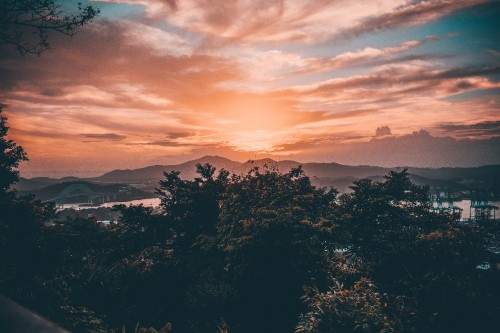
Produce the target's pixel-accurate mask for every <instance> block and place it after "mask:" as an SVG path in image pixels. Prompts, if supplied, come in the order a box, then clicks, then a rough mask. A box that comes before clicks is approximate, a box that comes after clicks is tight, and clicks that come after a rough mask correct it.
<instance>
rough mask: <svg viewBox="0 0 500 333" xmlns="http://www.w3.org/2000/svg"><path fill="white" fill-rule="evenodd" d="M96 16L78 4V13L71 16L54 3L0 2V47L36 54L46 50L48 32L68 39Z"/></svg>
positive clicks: (37, 0)
mask: <svg viewBox="0 0 500 333" xmlns="http://www.w3.org/2000/svg"><path fill="white" fill-rule="evenodd" d="M98 14H99V9H97V8H94V7H92V6H86V7H84V6H83V5H82V4H81V3H78V13H71V12H68V11H66V10H65V9H64V8H63V7H62V6H60V5H59V4H57V3H56V1H54V0H0V46H2V45H13V46H14V47H15V48H16V49H17V51H18V52H19V53H20V54H22V55H24V54H27V53H31V54H36V55H40V54H41V53H42V52H43V51H45V50H47V49H48V48H49V47H50V44H49V40H48V39H49V34H50V33H51V32H58V33H62V34H64V35H68V36H72V35H73V34H74V33H75V31H76V29H77V28H78V27H80V26H83V25H84V24H86V23H88V22H89V21H91V20H92V19H93V18H94V17H95V16H96V15H98Z"/></svg>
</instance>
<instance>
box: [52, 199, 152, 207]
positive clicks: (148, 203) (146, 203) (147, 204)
mask: <svg viewBox="0 0 500 333" xmlns="http://www.w3.org/2000/svg"><path fill="white" fill-rule="evenodd" d="M140 204H142V205H144V206H145V207H158V206H159V205H160V198H149V199H140V200H131V201H124V202H106V203H103V204H100V205H99V206H80V205H85V203H71V204H63V205H61V206H59V209H76V210H81V209H88V208H99V207H113V206H114V205H126V206H131V205H140Z"/></svg>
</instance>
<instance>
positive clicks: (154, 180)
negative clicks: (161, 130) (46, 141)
mask: <svg viewBox="0 0 500 333" xmlns="http://www.w3.org/2000/svg"><path fill="white" fill-rule="evenodd" d="M197 163H200V164H205V163H209V164H211V165H213V166H215V167H216V168H217V169H218V170H220V169H221V168H224V169H226V170H228V171H229V172H231V173H234V174H245V173H247V172H248V171H249V170H250V169H251V168H253V167H259V168H263V167H264V166H265V165H267V166H268V167H270V168H276V169H278V170H280V171H282V172H288V171H289V170H290V169H291V168H293V167H297V166H298V165H302V168H303V170H304V171H305V173H306V174H307V175H308V176H310V177H311V178H312V180H313V182H314V183H315V184H316V185H318V186H333V187H335V188H337V189H338V190H340V191H341V192H346V191H348V190H349V186H350V185H351V184H352V182H353V181H355V180H358V179H362V178H370V179H373V180H381V179H382V177H383V176H384V175H387V173H388V172H389V171H391V170H402V167H395V168H382V167H377V166H369V165H358V166H351V165H342V164H338V163H300V162H297V161H289V160H285V161H274V160H272V159H261V160H255V161H249V162H245V163H241V162H236V161H232V160H229V159H227V158H224V157H220V156H205V157H202V158H199V159H196V160H193V161H188V162H185V163H182V164H176V165H154V166H148V167H145V168H140V169H131V170H114V171H111V172H108V173H105V174H104V175H102V176H100V177H94V178H86V179H78V178H75V177H66V178H62V179H52V178H44V177H39V178H32V179H24V178H23V179H21V181H20V182H19V184H18V185H17V189H18V190H19V191H22V192H26V191H28V192H29V191H32V192H33V191H37V190H40V189H42V188H44V187H47V186H50V185H54V184H58V183H64V182H68V181H77V180H78V181H80V180H84V181H87V182H90V183H94V184H110V183H114V184H129V185H132V186H134V187H137V188H140V189H142V190H144V191H148V192H153V191H154V188H155V187H157V186H158V182H159V181H160V180H161V179H163V173H164V172H167V173H168V172H171V171H179V172H180V173H181V174H180V175H181V177H182V178H183V179H194V177H196V176H197V174H196V164H197ZM408 172H409V173H410V177H411V179H412V181H414V182H415V183H417V184H419V185H429V186H431V187H434V188H447V189H449V190H450V191H465V190H468V189H473V188H488V189H491V190H492V191H493V192H494V193H495V194H496V196H497V197H498V196H499V195H500V165H491V166H483V167H474V168H436V169H434V168H414V167H408Z"/></svg>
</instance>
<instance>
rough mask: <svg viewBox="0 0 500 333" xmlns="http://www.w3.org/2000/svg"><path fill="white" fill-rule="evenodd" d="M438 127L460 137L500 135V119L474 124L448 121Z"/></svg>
mask: <svg viewBox="0 0 500 333" xmlns="http://www.w3.org/2000/svg"><path fill="white" fill-rule="evenodd" d="M436 128H437V129H439V130H441V131H443V132H445V133H449V134H452V135H454V136H458V137H468V138H481V137H498V136H500V121H483V122H479V123H473V124H460V123H448V124H441V125H438V126H436Z"/></svg>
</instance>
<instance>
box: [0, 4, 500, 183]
mask: <svg viewBox="0 0 500 333" xmlns="http://www.w3.org/2000/svg"><path fill="white" fill-rule="evenodd" d="M75 2H76V1H75ZM84 3H90V4H91V5H93V6H95V7H98V8H100V10H101V13H100V15H99V17H98V18H97V19H95V20H94V21H93V22H92V23H90V24H87V25H86V26H84V27H82V28H81V29H80V30H79V31H78V32H77V34H76V35H75V36H73V37H68V36H63V35H57V34H53V35H51V36H50V42H51V49H49V50H48V51H46V52H44V53H42V55H41V56H39V57H37V56H30V55H26V56H20V55H19V54H18V53H16V52H15V50H13V49H8V48H5V47H4V48H3V49H2V50H1V51H2V52H0V103H1V104H2V105H3V106H4V113H5V114H6V116H7V117H8V121H9V125H10V128H11V129H10V132H9V134H10V137H11V138H12V139H14V140H15V141H16V142H17V143H18V144H20V145H22V146H23V147H24V148H25V150H26V152H27V153H28V156H29V158H30V161H29V162H25V163H23V164H22V166H21V168H20V170H21V176H24V177H35V176H51V177H62V176H68V175H74V176H97V175H100V174H102V173H104V172H106V171H110V170H113V169H127V168H138V167H143V166H147V165H157V164H177V163H181V162H184V161H187V160H191V159H195V158H199V157H201V156H204V155H220V156H224V157H228V158H231V159H233V160H239V161H246V160H248V159H257V158H267V157H272V158H274V159H275V160H290V159H292V160H297V161H300V162H311V161H316V162H337V163H342V164H350V165H360V164H364V165H379V166H386V167H393V166H421V167H443V166H464V167H465V166H480V165H489V164H500V98H499V95H500V94H499V93H500V43H499V41H500V23H499V22H498V17H500V2H499V1H481V0H467V1H461V0H453V1H452V0H432V1H431V0H429V1H425V0H420V1H418V0H412V1H409V0H401V1H398V0H372V1H348V0H314V1H304V0H294V1H292V0H288V1H286V0H281V1H278V0H272V1H271V0H265V1H264V0H262V1H260V0H238V1H236V0H235V1H217V0H212V1H209V0H137V1H133V0H107V1H91V2H89V1H87V2H84ZM70 4H71V1H66V2H65V5H66V6H69V5H70Z"/></svg>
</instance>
